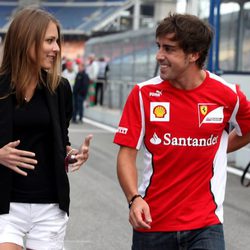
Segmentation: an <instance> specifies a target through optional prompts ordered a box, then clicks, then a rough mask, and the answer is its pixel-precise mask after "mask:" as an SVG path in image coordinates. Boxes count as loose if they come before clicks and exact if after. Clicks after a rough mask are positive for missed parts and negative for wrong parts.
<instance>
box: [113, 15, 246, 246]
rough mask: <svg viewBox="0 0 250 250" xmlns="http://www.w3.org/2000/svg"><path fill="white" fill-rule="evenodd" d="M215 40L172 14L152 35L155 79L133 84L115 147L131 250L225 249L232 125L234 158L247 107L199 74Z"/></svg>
mask: <svg viewBox="0 0 250 250" xmlns="http://www.w3.org/2000/svg"><path fill="white" fill-rule="evenodd" d="M212 38H213V32H212V30H211V29H210V27H209V26H208V25H207V24H206V23H204V22H203V21H201V20H200V19H198V18H197V17H195V16H192V15H181V14H170V15H169V16H168V17H167V18H165V19H164V20H163V21H162V22H161V23H160V24H159V26H158V27H157V29H156V43H157V46H158V48H159V50H158V52H157V54H156V59H157V61H158V63H159V65H160V76H159V77H155V78H153V79H150V80H148V81H146V82H143V83H140V84H137V85H136V86H135V87H134V88H133V90H132V91H131V93H130V95H129V97H128V100H127V102H126V105H125V107H124V110H123V115H122V118H121V121H120V124H119V128H118V131H117V133H116V135H115V138H114V142H115V143H117V144H119V145H120V150H119V153H118V158H117V173H118V178H119V181H120V184H121V187H122V189H123V191H124V193H125V195H126V198H127V200H128V203H129V207H130V212H129V221H130V223H131V225H132V226H133V228H134V231H133V245H132V249H133V250H143V249H147V250H159V249H161V250H162V249H166V250H177V249H185V250H191V249H192V250H193V249H199V250H223V249H225V243H224V236H223V226H222V223H223V200H224V194H225V186H226V165H227V160H226V157H227V155H226V154H227V145H228V136H229V124H232V125H233V126H234V127H235V130H234V131H233V132H232V133H231V134H230V144H229V147H228V151H229V152H231V151H233V150H237V149H238V148H240V147H242V146H244V145H245V144H247V143H248V142H249V141H250V105H249V102H248V101H247V100H246V97H245V96H244V94H243V93H242V92H241V91H240V90H239V87H238V86H236V85H233V84H229V83H227V82H225V81H224V80H223V79H221V78H220V77H218V76H216V75H214V74H212V73H210V72H208V71H206V70H204V69H203V66H204V63H205V60H206V57H207V54H208V50H209V46H210V44H211V41H212ZM141 146H144V167H145V170H144V174H143V179H142V183H141V185H140V186H139V188H138V186H137V169H136V157H137V151H138V150H139V149H140V147H141Z"/></svg>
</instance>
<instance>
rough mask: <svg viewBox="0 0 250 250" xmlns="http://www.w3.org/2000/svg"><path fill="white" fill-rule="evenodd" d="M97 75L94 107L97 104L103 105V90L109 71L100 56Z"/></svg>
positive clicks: (106, 63) (105, 62)
mask: <svg viewBox="0 0 250 250" xmlns="http://www.w3.org/2000/svg"><path fill="white" fill-rule="evenodd" d="M98 68H99V70H98V75H97V82H96V92H95V105H97V104H98V103H99V104H100V105H101V106H102V105H103V94H104V89H105V88H106V85H107V80H108V79H107V77H108V71H109V65H108V62H107V61H106V60H105V58H104V57H103V56H102V57H100V58H99V60H98Z"/></svg>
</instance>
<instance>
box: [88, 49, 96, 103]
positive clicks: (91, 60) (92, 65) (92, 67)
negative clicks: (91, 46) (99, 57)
mask: <svg viewBox="0 0 250 250" xmlns="http://www.w3.org/2000/svg"><path fill="white" fill-rule="evenodd" d="M98 70H99V67H98V63H97V61H96V60H95V55H93V54H90V55H89V56H88V59H87V66H86V73H87V74H88V76H89V80H90V82H89V83H90V85H89V92H88V97H89V105H90V106H94V105H95V93H96V81H97V76H98Z"/></svg>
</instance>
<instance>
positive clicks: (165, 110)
mask: <svg viewBox="0 0 250 250" xmlns="http://www.w3.org/2000/svg"><path fill="white" fill-rule="evenodd" d="M169 112H170V103H169V102H151V103H150V121H158V122H169Z"/></svg>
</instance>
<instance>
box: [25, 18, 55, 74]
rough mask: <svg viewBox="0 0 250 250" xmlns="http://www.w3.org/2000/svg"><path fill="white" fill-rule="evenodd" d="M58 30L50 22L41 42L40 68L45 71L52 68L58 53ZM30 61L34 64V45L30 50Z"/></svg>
mask: <svg viewBox="0 0 250 250" xmlns="http://www.w3.org/2000/svg"><path fill="white" fill-rule="evenodd" d="M57 42H58V30H57V26H56V24H55V23H53V22H50V23H49V25H48V28H47V30H46V32H45V36H44V38H43V41H42V46H41V51H40V52H39V54H40V62H39V64H40V67H41V68H43V69H46V70H49V69H51V68H52V66H53V65H54V63H55V61H56V57H57V53H58V52H59V51H60V48H59V45H58V43H57ZM30 56H31V59H32V61H34V62H36V55H35V45H33V46H32V48H31V50H30ZM36 63H37V62H36Z"/></svg>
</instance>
